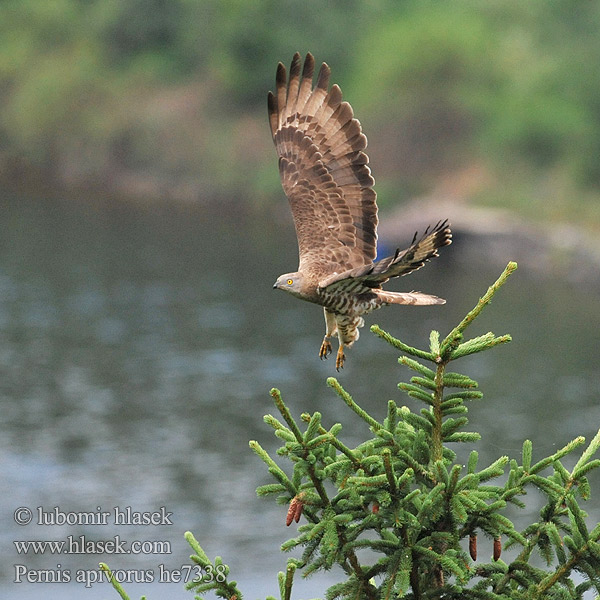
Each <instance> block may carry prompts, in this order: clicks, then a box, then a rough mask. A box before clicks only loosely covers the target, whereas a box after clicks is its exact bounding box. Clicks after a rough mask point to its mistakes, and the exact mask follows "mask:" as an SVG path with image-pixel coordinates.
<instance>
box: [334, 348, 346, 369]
mask: <svg viewBox="0 0 600 600" xmlns="http://www.w3.org/2000/svg"><path fill="white" fill-rule="evenodd" d="M343 348H344V347H343V346H342V345H341V344H340V347H339V348H338V352H337V356H336V357H335V370H336V371H339V370H340V369H343V368H344V361H345V360H346V355H345V354H344V350H343Z"/></svg>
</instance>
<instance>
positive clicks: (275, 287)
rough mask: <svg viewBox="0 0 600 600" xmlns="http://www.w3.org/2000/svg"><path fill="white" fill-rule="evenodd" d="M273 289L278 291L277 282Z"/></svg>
mask: <svg viewBox="0 0 600 600" xmlns="http://www.w3.org/2000/svg"><path fill="white" fill-rule="evenodd" d="M273 289H274V290H276V289H277V282H275V283H274V284H273Z"/></svg>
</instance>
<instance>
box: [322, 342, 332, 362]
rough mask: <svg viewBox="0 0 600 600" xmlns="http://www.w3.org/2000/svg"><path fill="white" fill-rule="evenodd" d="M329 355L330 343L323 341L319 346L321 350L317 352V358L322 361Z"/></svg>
mask: <svg viewBox="0 0 600 600" xmlns="http://www.w3.org/2000/svg"><path fill="white" fill-rule="evenodd" d="M330 354H331V343H330V342H329V340H328V339H324V340H323V343H322V344H321V349H320V350H319V358H320V359H321V360H323V359H324V358H327V357H328V356H329V355H330Z"/></svg>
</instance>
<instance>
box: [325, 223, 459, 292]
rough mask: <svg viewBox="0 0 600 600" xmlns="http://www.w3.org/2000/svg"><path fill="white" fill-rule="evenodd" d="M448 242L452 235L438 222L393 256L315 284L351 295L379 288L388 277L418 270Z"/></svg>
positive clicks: (443, 224)
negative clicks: (350, 290)
mask: <svg viewBox="0 0 600 600" xmlns="http://www.w3.org/2000/svg"><path fill="white" fill-rule="evenodd" d="M451 241H452V233H451V231H450V226H449V225H448V221H440V222H439V223H437V225H436V226H435V227H434V228H433V229H432V230H431V232H430V231H429V227H428V228H427V229H426V230H425V233H423V235H422V236H421V237H420V238H419V239H417V234H416V233H415V235H414V237H413V240H412V242H411V244H410V246H409V247H408V248H407V249H406V250H400V248H398V250H396V252H395V254H394V255H393V256H388V257H387V258H382V259H381V260H379V261H377V262H376V263H373V264H371V265H365V266H362V267H357V268H355V269H351V270H349V271H345V272H342V273H335V274H333V275H330V276H328V277H326V278H324V279H323V280H321V281H320V282H319V287H320V288H321V289H325V288H327V289H329V290H332V289H344V288H350V289H352V290H353V291H354V292H355V293H361V292H366V291H369V289H372V288H379V287H380V286H381V285H382V284H383V283H385V282H386V281H388V280H389V279H390V278H392V277H399V276H401V275H407V274H408V273H412V272H413V271H416V270H417V269H420V268H421V267H422V266H423V265H424V264H425V263H426V262H428V261H429V260H431V259H432V258H435V257H436V256H438V249H439V248H441V247H442V246H447V245H448V244H450V243H451Z"/></svg>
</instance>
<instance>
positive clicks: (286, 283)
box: [273, 272, 304, 297]
mask: <svg viewBox="0 0 600 600" xmlns="http://www.w3.org/2000/svg"><path fill="white" fill-rule="evenodd" d="M303 285H304V276H303V275H302V273H297V272H296V273H284V274H283V275H280V276H279V277H278V278H277V281H276V282H275V285H274V286H273V289H278V290H283V291H285V292H288V293H290V294H293V295H294V296H299V297H303V295H304V294H303Z"/></svg>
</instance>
